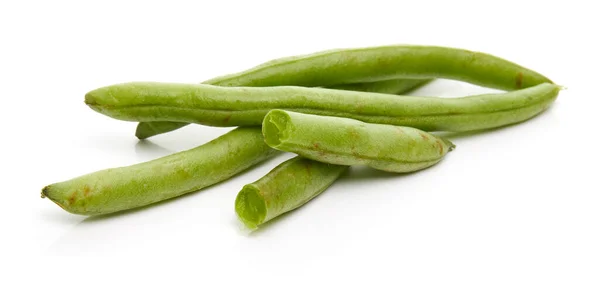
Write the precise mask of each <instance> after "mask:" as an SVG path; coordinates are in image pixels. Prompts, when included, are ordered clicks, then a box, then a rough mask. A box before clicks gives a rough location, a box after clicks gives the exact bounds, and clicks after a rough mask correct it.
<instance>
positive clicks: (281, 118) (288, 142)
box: [262, 109, 454, 173]
mask: <svg viewBox="0 0 600 294" xmlns="http://www.w3.org/2000/svg"><path fill="white" fill-rule="evenodd" d="M262 132H263V136H264V137H265V142H266V143H267V145H269V146H270V147H272V148H275V149H277V150H282V151H288V152H294V153H296V154H298V155H301V156H303V157H306V158H309V159H313V160H316V161H319V162H325V163H331V164H339V165H368V166H370V167H373V168H375V169H380V170H384V171H389V172H398V173H405V172H413V171H417V170H421V169H424V168H427V167H430V166H432V165H434V164H436V163H438V162H439V161H441V160H442V158H443V157H444V156H445V155H446V153H448V152H450V151H452V149H454V144H452V142H450V141H448V140H446V139H443V138H440V137H437V136H434V135H432V134H429V133H427V132H423V131H421V130H418V129H415V128H409V127H399V126H391V125H381V124H369V123H364V122H361V121H358V120H355V119H349V118H342V117H333V116H320V115H311V114H303V113H297V112H291V111H284V110H278V109H275V110H272V111H270V112H269V113H268V114H267V115H266V116H265V119H264V122H263V126H262Z"/></svg>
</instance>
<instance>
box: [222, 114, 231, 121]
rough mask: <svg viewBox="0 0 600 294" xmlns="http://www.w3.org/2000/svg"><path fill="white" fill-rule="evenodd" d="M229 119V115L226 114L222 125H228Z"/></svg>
mask: <svg viewBox="0 0 600 294" xmlns="http://www.w3.org/2000/svg"><path fill="white" fill-rule="evenodd" d="M230 119H231V114H228V115H227V116H226V117H225V118H224V119H223V123H228V122H229V120H230Z"/></svg>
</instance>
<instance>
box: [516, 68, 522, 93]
mask: <svg viewBox="0 0 600 294" xmlns="http://www.w3.org/2000/svg"><path fill="white" fill-rule="evenodd" d="M516 84H517V89H521V87H523V73H522V72H519V73H518V74H517V80H516Z"/></svg>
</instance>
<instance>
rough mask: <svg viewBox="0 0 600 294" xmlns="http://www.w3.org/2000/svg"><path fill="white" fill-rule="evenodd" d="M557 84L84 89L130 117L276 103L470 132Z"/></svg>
mask: <svg viewBox="0 0 600 294" xmlns="http://www.w3.org/2000/svg"><path fill="white" fill-rule="evenodd" d="M559 91H560V87H559V86H557V85H554V84H548V83H544V84H540V85H537V86H533V87H530V88H527V89H523V90H518V91H512V92H507V93H500V94H486V95H477V96H469V97H463V98H454V99H445V98H433V97H419V98H417V97H410V96H398V95H387V94H376V93H360V92H353V91H340V90H330V89H317V88H304V87H292V86H285V87H266V88H253V87H217V86H211V85H202V84H168V83H126V84H118V85H113V86H108V87H104V88H99V89H96V90H94V91H91V92H89V93H87V94H86V97H85V102H86V103H87V104H88V106H90V107H91V108H92V109H94V110H96V111H97V112H100V113H102V114H105V115H108V116H110V117H113V118H116V119H121V120H129V121H179V122H188V123H198V124H204V125H211V126H258V125H260V124H261V123H262V120H263V118H264V116H265V115H266V113H267V112H268V111H269V110H272V109H285V110H290V111H296V112H302V113H309V114H319V115H326V116H340V117H348V118H354V119H357V120H361V121H364V122H370V123H379V124H391V125H399V126H409V127H414V128H418V129H421V130H424V131H433V130H436V131H470V130H480V129H488V128H494V127H499V126H504V125H508V124H513V123H517V122H521V121H524V120H527V119H529V118H531V117H533V116H535V115H537V114H538V113H540V112H542V111H543V110H545V109H546V108H547V107H548V106H549V105H550V104H551V103H552V102H553V101H554V100H555V99H556V97H557V95H558V92H559Z"/></svg>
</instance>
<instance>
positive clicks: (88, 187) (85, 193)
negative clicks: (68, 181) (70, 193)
mask: <svg viewBox="0 0 600 294" xmlns="http://www.w3.org/2000/svg"><path fill="white" fill-rule="evenodd" d="M89 194H90V186H88V185H85V186H83V195H84V196H86V197H87V196H88V195H89Z"/></svg>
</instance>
